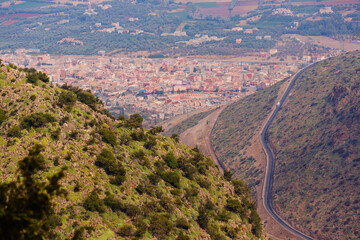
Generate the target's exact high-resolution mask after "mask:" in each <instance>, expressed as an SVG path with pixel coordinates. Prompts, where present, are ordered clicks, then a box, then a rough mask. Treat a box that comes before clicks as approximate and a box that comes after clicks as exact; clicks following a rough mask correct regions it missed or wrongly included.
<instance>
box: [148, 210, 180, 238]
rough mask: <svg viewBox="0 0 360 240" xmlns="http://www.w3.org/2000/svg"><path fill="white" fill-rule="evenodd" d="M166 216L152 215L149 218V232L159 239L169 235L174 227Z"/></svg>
mask: <svg viewBox="0 0 360 240" xmlns="http://www.w3.org/2000/svg"><path fill="white" fill-rule="evenodd" d="M169 218H170V217H169V216H168V215H167V214H159V213H157V214H154V215H153V216H151V218H150V227H149V231H150V232H151V233H152V234H153V235H154V236H155V237H157V238H159V239H165V238H167V237H168V236H169V235H170V232H171V231H172V229H173V227H174V225H173V223H172V222H171V221H170V220H169Z"/></svg>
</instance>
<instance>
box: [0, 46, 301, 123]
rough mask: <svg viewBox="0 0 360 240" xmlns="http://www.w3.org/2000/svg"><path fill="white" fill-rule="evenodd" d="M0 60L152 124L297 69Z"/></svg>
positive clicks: (20, 57)
mask: <svg viewBox="0 0 360 240" xmlns="http://www.w3.org/2000/svg"><path fill="white" fill-rule="evenodd" d="M26 52H27V51H26V50H19V51H17V52H16V54H4V55H1V58H2V59H3V60H4V62H12V63H15V64H17V65H18V67H22V68H24V67H27V68H36V69H38V70H40V71H43V72H45V73H47V74H48V75H49V77H50V80H51V81H52V82H53V83H54V84H58V85H63V84H68V85H73V86H78V87H80V88H82V89H89V90H91V91H92V92H93V93H94V94H95V95H96V96H98V97H99V98H100V99H102V100H103V101H104V103H105V105H106V107H107V108H108V109H109V110H110V111H111V112H112V113H114V114H115V115H117V114H131V113H135V112H140V113H141V114H142V115H143V116H144V117H145V119H146V120H148V121H150V122H157V121H160V120H164V119H169V118H172V117H174V116H176V115H179V114H184V113H189V112H192V111H195V110H198V109H201V108H206V107H210V106H219V105H221V104H224V103H228V102H231V101H234V100H236V99H239V98H241V97H243V96H245V95H248V94H251V93H254V92H255V91H257V90H259V89H263V88H266V87H269V86H271V85H273V84H274V83H276V82H278V81H280V80H282V79H284V78H286V77H289V76H291V75H292V74H293V73H294V72H296V71H297V70H298V69H299V67H300V66H299V64H295V63H285V62H278V63H265V62H244V61H230V60H227V61H225V60H223V61H221V60H209V59H208V60H206V59H201V60H196V59H189V58H185V57H184V58H129V57H107V56H52V55H48V54H46V55H29V54H27V53H26Z"/></svg>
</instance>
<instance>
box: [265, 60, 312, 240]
mask: <svg viewBox="0 0 360 240" xmlns="http://www.w3.org/2000/svg"><path fill="white" fill-rule="evenodd" d="M313 65H314V64H311V65H309V66H307V67H306V68H304V69H302V70H300V71H299V72H298V73H297V74H296V75H295V76H294V77H293V78H292V79H291V81H290V83H289V85H288V87H287V88H286V90H285V92H284V94H283V96H282V97H281V100H280V101H279V102H278V103H277V104H276V107H275V109H274V110H273V111H272V112H271V115H270V117H269V118H268V120H267V121H266V123H265V124H264V126H263V128H262V129H261V131H260V141H261V144H262V146H263V149H264V151H265V154H266V162H267V163H266V172H265V179H264V186H263V191H262V199H263V204H264V208H265V210H266V211H267V212H268V213H269V215H270V216H271V217H272V218H273V219H274V220H275V221H276V222H277V223H279V224H280V225H281V226H282V227H283V228H285V229H286V230H288V231H289V232H291V233H292V234H294V235H296V236H298V237H300V238H302V239H307V240H312V238H311V237H309V236H307V235H305V234H304V233H302V232H300V231H298V230H296V229H295V228H293V227H292V226H291V225H290V224H289V223H287V222H286V221H285V220H284V219H282V218H281V217H280V216H279V215H278V214H277V213H276V212H275V211H274V209H273V206H272V201H271V185H272V180H273V172H274V167H275V159H274V155H273V152H272V150H271V148H270V146H269V144H268V142H267V139H268V130H269V127H270V125H271V123H272V122H273V120H274V118H275V116H276V114H277V113H278V112H279V110H280V108H281V106H282V105H283V103H284V102H285V100H286V98H287V97H288V95H289V93H290V90H291V89H292V87H293V86H294V84H295V82H296V80H297V79H298V78H299V76H300V75H301V74H302V73H303V72H304V71H305V70H307V69H308V68H309V67H311V66H313Z"/></svg>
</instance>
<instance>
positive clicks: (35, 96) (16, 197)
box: [0, 62, 268, 239]
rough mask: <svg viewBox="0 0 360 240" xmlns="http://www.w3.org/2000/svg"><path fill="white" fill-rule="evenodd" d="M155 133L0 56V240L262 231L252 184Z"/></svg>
mask: <svg viewBox="0 0 360 240" xmlns="http://www.w3.org/2000/svg"><path fill="white" fill-rule="evenodd" d="M0 64H1V62H0ZM161 131H162V128H161V127H157V128H152V129H150V130H147V129H143V128H142V118H141V116H140V115H138V114H135V115H132V116H130V118H129V119H125V118H121V119H119V120H115V119H113V117H112V116H111V115H110V114H109V113H108V112H107V111H106V110H104V108H103V106H102V103H101V101H100V100H99V99H97V98H96V97H95V96H94V95H92V94H91V93H90V92H87V91H83V90H81V89H78V88H76V87H71V86H63V87H61V88H60V87H57V86H54V85H53V84H51V83H49V79H48V77H47V76H46V75H45V74H43V73H41V72H37V71H36V70H35V69H17V68H16V66H14V65H11V64H10V65H9V66H4V65H2V64H1V66H0V169H1V175H0V176H1V183H0V223H1V224H0V238H1V239H29V236H32V237H33V236H40V235H41V234H43V235H44V236H46V238H51V239H95V238H96V239H114V238H116V239H268V238H267V237H266V234H265V233H264V232H263V230H262V224H261V221H260V218H259V216H258V214H257V212H256V203H255V201H254V200H253V199H252V197H251V193H250V191H249V188H248V187H247V186H246V185H245V184H244V183H243V182H242V181H240V180H232V179H231V176H230V175H229V174H228V175H226V176H225V177H223V176H222V175H221V174H220V172H219V170H218V169H217V167H216V166H215V165H214V164H213V163H212V161H211V160H210V159H209V158H206V157H204V156H203V155H202V154H200V153H199V152H198V151H197V150H196V149H189V148H188V147H187V146H185V145H181V144H179V143H178V142H177V139H172V138H169V137H163V136H161V135H160V134H159V133H160V132H161ZM62 171H63V173H64V174H65V176H64V177H62ZM20 175H21V177H20ZM29 183H31V184H29ZM58 184H60V185H58ZM41 203H46V205H43V206H42V205H41ZM18 204H19V205H18ZM20 204H21V205H20ZM44 206H46V207H48V206H49V208H48V209H44V208H45V207H44ZM34 209H35V210H34ZM40 210H41V211H40ZM25 230H26V231H25ZM11 233H16V234H18V235H17V236H22V237H19V238H17V237H14V235H13V236H12V238H11V237H10V236H9V235H10V234H11ZM39 234H40V235H39Z"/></svg>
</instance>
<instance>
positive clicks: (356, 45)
mask: <svg viewBox="0 0 360 240" xmlns="http://www.w3.org/2000/svg"><path fill="white" fill-rule="evenodd" d="M293 37H295V38H297V39H299V40H300V41H302V42H308V43H312V44H317V45H321V46H324V47H329V48H334V49H342V48H343V50H345V51H347V52H348V51H355V50H359V49H360V42H354V41H351V40H350V39H346V40H345V41H343V42H341V41H339V40H335V39H333V38H329V37H324V36H302V35H297V34H295V35H293Z"/></svg>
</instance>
